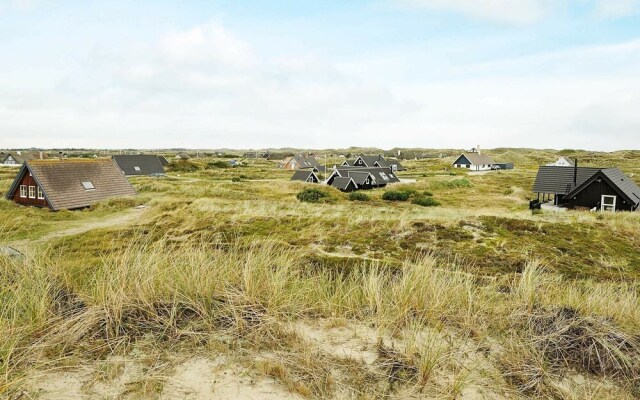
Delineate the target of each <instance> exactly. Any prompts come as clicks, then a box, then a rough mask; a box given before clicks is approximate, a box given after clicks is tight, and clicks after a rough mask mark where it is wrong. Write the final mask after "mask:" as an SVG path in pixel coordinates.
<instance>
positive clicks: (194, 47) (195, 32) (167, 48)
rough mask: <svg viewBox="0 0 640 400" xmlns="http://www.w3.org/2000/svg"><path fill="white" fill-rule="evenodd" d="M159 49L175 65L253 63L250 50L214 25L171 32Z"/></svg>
mask: <svg viewBox="0 0 640 400" xmlns="http://www.w3.org/2000/svg"><path fill="white" fill-rule="evenodd" d="M160 49H161V51H162V52H163V55H164V56H165V57H167V59H168V61H170V62H173V63H176V64H186V65H210V64H211V63H216V64H218V65H224V66H229V67H246V66H248V65H250V64H251V63H252V62H253V54H252V52H251V50H250V49H249V46H248V45H246V44H245V43H244V42H243V41H241V40H239V39H238V38H237V37H235V36H234V35H233V34H232V33H231V32H229V31H228V30H227V29H225V28H224V27H223V26H222V25H220V24H219V23H215V22H211V23H209V24H207V25H202V26H196V27H194V28H192V29H190V30H187V31H174V32H171V33H169V34H167V35H166V36H165V37H164V38H163V39H162V40H161V43H160Z"/></svg>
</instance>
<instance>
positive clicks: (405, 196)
mask: <svg viewBox="0 0 640 400" xmlns="http://www.w3.org/2000/svg"><path fill="white" fill-rule="evenodd" d="M409 197H411V193H409V192H401V191H397V190H389V191H387V192H384V194H383V195H382V200H387V201H407V200H409Z"/></svg>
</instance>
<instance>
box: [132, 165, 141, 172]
mask: <svg viewBox="0 0 640 400" xmlns="http://www.w3.org/2000/svg"><path fill="white" fill-rule="evenodd" d="M133 169H134V171H136V172H140V171H141V170H140V167H137V166H136V167H133Z"/></svg>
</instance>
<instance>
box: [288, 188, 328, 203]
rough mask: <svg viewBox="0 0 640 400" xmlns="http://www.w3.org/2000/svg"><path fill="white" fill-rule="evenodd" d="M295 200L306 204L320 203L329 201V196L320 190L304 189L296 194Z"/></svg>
mask: <svg viewBox="0 0 640 400" xmlns="http://www.w3.org/2000/svg"><path fill="white" fill-rule="evenodd" d="M296 198H297V199H298V200H300V201H302V202H306V203H320V202H322V201H325V200H328V199H329V194H328V193H327V192H324V191H322V190H320V189H305V190H303V191H301V192H298V194H297V195H296Z"/></svg>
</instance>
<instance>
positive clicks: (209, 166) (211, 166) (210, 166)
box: [206, 160, 231, 169]
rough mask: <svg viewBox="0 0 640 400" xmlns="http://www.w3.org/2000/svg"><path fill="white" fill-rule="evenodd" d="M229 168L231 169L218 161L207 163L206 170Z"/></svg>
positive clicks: (225, 163)
mask: <svg viewBox="0 0 640 400" xmlns="http://www.w3.org/2000/svg"><path fill="white" fill-rule="evenodd" d="M230 167H231V165H229V163H227V162H224V161H220V160H218V161H213V162H210V163H207V167H206V169H214V168H230Z"/></svg>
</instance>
